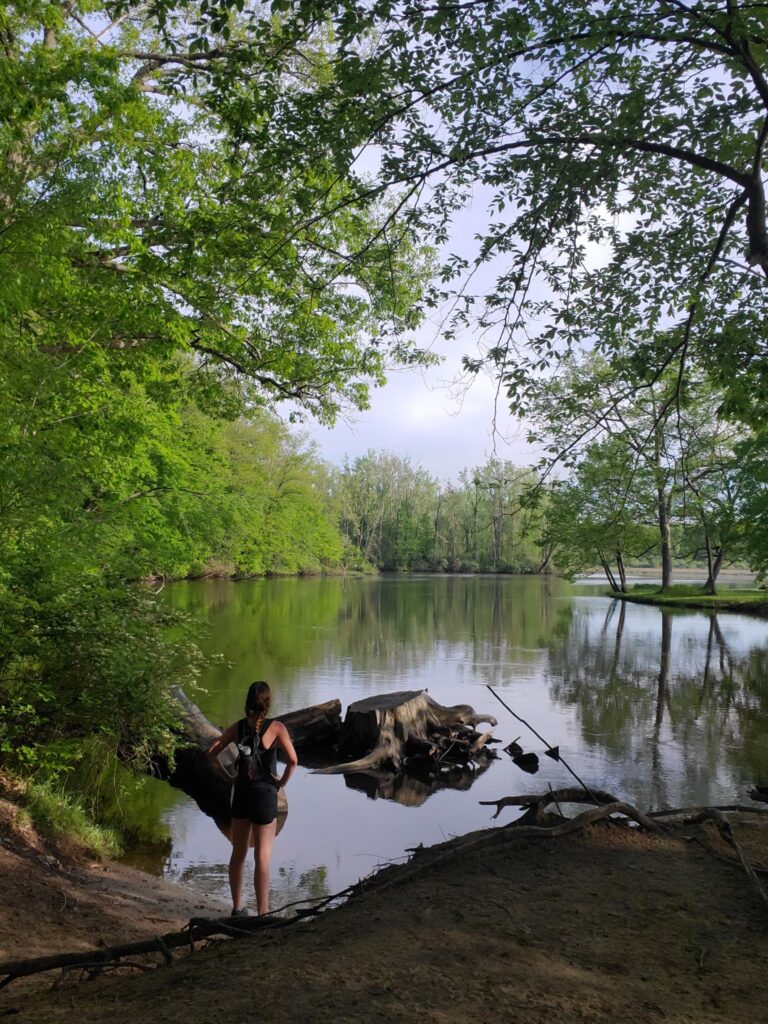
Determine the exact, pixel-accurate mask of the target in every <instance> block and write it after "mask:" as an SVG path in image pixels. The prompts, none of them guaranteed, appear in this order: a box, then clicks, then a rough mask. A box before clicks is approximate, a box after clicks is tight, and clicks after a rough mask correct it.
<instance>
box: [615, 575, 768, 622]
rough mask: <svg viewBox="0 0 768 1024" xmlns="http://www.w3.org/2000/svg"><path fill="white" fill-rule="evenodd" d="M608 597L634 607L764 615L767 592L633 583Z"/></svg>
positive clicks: (753, 589) (765, 612)
mask: <svg viewBox="0 0 768 1024" xmlns="http://www.w3.org/2000/svg"><path fill="white" fill-rule="evenodd" d="M611 596H612V597H619V598H621V599H622V600H624V601H633V602H635V603H636V604H657V605H665V606H668V605H669V606H672V607H674V608H709V609H712V610H713V611H736V612H747V613H752V614H755V615H765V616H768V590H764V589H762V590H761V589H757V588H749V589H744V590H737V589H733V590H726V591H723V592H721V593H719V594H708V593H706V592H705V590H704V588H703V587H700V586H696V585H694V584H679V585H676V586H673V587H668V588H667V589H666V590H662V588H661V587H659V586H658V585H657V584H655V583H637V584H635V585H634V586H633V587H630V589H629V590H628V591H626V592H625V593H615V592H613V593H612V594H611Z"/></svg>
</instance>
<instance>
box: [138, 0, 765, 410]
mask: <svg viewBox="0 0 768 1024" xmlns="http://www.w3.org/2000/svg"><path fill="white" fill-rule="evenodd" d="M154 7H155V10H157V11H159V12H160V13H161V14H162V15H163V16H165V14H166V12H167V11H168V10H170V5H168V4H166V3H165V2H163V0H155V5H154ZM270 9H271V11H272V12H274V13H276V14H279V17H280V22H279V29H278V30H277V32H278V35H279V36H280V38H284V37H287V38H288V39H290V40H297V39H300V40H303V41H304V45H308V44H309V42H310V41H312V40H318V39H323V38H326V39H327V38H328V33H329V32H330V34H331V37H332V40H333V43H332V56H331V61H330V64H329V68H328V74H327V75H324V76H323V77H322V78H321V79H319V80H318V81H316V82H310V83H307V85H306V89H305V90H304V91H303V92H302V91H298V92H297V93H295V94H292V95H291V96H290V98H289V100H288V101H287V102H285V103H284V104H283V105H282V106H281V108H280V110H279V114H278V117H277V118H276V119H275V120H274V121H273V122H272V123H271V125H270V133H271V134H270V140H271V143H272V145H273V146H274V147H275V148H276V152H278V153H279V154H280V159H281V160H290V159H291V156H292V154H293V153H295V151H296V148H297V145H298V146H299V147H300V148H301V150H302V153H304V154H306V153H307V152H309V153H310V154H311V158H314V155H315V153H316V152H317V153H324V152H327V148H326V147H327V146H329V145H330V147H331V148H332V151H333V160H334V162H335V164H336V165H337V166H341V167H344V168H345V169H347V170H349V169H354V168H355V167H359V166H360V164H359V155H360V152H361V150H366V149H370V148H375V151H376V152H377V154H378V155H379V158H380V159H379V164H378V166H379V170H378V176H377V179H376V180H375V181H374V182H373V183H372V182H371V181H370V180H366V179H363V178H362V177H360V178H359V179H358V180H357V182H356V183H355V184H354V186H353V188H352V192H351V193H350V195H348V196H346V197H344V199H343V200H342V201H343V203H345V204H346V203H360V204H363V205H364V204H365V203H367V202H369V201H370V198H371V196H372V195H381V194H384V193H385V192H387V190H390V189H393V188H394V189H397V190H398V195H399V196H401V197H404V198H403V199H402V200H401V201H400V202H399V203H398V209H399V210H400V211H401V212H407V214H408V215H409V216H410V218H411V220H412V222H413V224H414V225H416V226H417V227H418V229H419V230H422V231H431V232H432V233H433V235H434V237H435V238H436V240H437V241H438V243H440V244H443V243H445V242H447V240H448V238H449V233H450V229H449V225H450V223H451V220H452V218H453V216H454V214H455V212H456V210H457V209H458V208H460V207H462V206H463V205H464V204H465V203H466V201H467V199H468V197H469V196H470V195H471V196H474V200H475V201H474V205H473V209H474V210H475V211H476V210H477V209H478V208H479V206H480V204H481V202H482V201H484V202H485V204H486V209H487V215H486V219H485V224H484V225H482V226H480V227H479V228H478V242H477V246H476V250H475V251H474V252H472V251H467V249H466V248H464V249H463V250H462V251H461V252H457V253H454V254H449V255H448V257H447V259H446V261H445V266H444V269H443V274H442V280H443V281H445V282H448V281H450V280H451V279H453V278H455V277H457V276H458V277H464V276H465V275H466V274H467V272H471V271H472V270H473V269H475V268H476V267H478V266H479V265H482V264H487V265H488V266H489V268H490V269H491V271H492V272H493V271H495V272H496V280H495V283H494V284H493V285H491V286H490V287H488V288H485V289H483V290H481V291H479V292H478V293H474V292H473V288H472V275H471V273H470V275H469V279H468V280H466V281H465V282H464V287H462V288H461V289H460V290H459V293H458V306H457V310H456V319H455V326H461V325H462V324H464V323H467V322H469V321H470V320H472V321H473V322H475V323H476V324H478V325H479V326H480V328H481V329H483V330H484V331H485V336H486V338H487V339H488V340H487V347H486V352H485V358H486V359H487V360H488V361H489V362H490V363H491V365H492V366H493V367H494V368H495V370H496V371H497V373H498V374H499V375H500V378H501V381H502V382H503V385H504V386H505V387H506V388H507V390H508V393H509V395H510V397H511V398H512V401H513V405H514V407H515V408H517V409H519V410H524V409H525V408H526V405H527V398H528V393H527V388H528V385H529V383H530V381H531V378H532V374H533V373H534V372H535V370H536V369H537V368H538V367H540V366H542V365H549V364H551V363H552V362H553V361H555V360H556V359H557V356H558V353H560V352H562V351H563V350H564V349H565V348H567V347H578V346H581V345H584V344H586V345H588V346H590V347H592V346H594V345H597V346H599V347H600V348H601V350H602V351H604V352H605V353H607V354H609V355H610V354H612V353H613V352H615V351H616V349H617V348H621V347H622V346H623V345H624V344H625V342H626V339H627V338H631V343H632V347H633V350H634V352H635V353H636V354H637V355H638V358H639V359H640V360H641V362H642V363H643V364H644V365H645V366H647V367H650V368H651V370H652V372H653V373H655V374H661V373H663V372H664V370H665V369H666V368H668V367H670V366H672V365H675V366H676V367H677V369H678V371H682V370H684V368H685V366H686V365H687V363H688V361H689V360H690V359H691V358H693V357H695V358H696V359H698V360H699V361H701V362H702V363H703V364H705V365H707V366H708V367H709V368H710V369H711V370H712V372H713V373H718V374H721V383H722V384H723V386H724V388H725V390H726V391H727V392H728V394H727V398H728V401H729V404H730V407H731V408H732V409H734V410H738V412H739V414H740V415H742V416H752V417H760V416H762V415H763V413H762V411H761V410H763V409H765V408H766V407H767V406H768V403H766V402H765V400H764V399H765V388H764V384H763V383H762V381H763V380H764V377H765V373H764V371H765V367H766V358H767V355H766V333H765V324H766V322H767V320H768V318H767V317H766V301H767V296H768V289H767V288H766V281H767V279H768V231H767V230H766V205H765V195H764V151H765V145H766V140H767V139H768V22H766V15H765V10H764V7H763V5H762V4H757V3H753V2H751V0H743V2H738V0H722V2H719V3H712V2H709V0H706V2H705V0H690V2H685V3H683V2H670V0H649V2H647V3H643V4H640V5H638V4H636V3H632V2H630V0H608V2H606V3H602V4H598V5H596V4H584V3H583V2H581V0H564V2H563V0H537V2H535V3H530V4H526V5H520V4H517V3H513V2H511V0H482V2H469V3H442V2H439V3H428V4H423V3H412V2H408V0H400V2H396V0H378V2H376V3H368V2H367V0H314V2H313V0H280V2H275V3H273V4H272V5H271V8H270ZM209 11H211V12H212V13H211V14H210V16H209V19H210V20H209V24H210V25H211V26H212V27H213V28H216V26H218V25H219V24H221V23H222V22H224V21H226V19H227V18H228V17H230V16H231V11H232V4H231V0H210V6H209ZM254 17H255V19H256V20H255V22H254V27H253V30H252V33H251V34H250V35H249V36H248V39H249V44H250V45H254V43H255V42H256V37H255V34H254V33H255V32H257V31H258V33H259V38H262V37H263V36H264V35H266V36H269V34H270V28H269V24H270V23H269V20H268V19H269V11H266V10H264V9H261V8H260V9H258V10H257V13H256V14H255V15H254ZM204 20H205V19H204ZM197 31H198V33H199V32H200V31H201V30H200V29H198V30H197ZM373 39H375V41H376V42H375V45H374V44H373V43H372V40H373ZM196 42H197V44H198V45H201V46H202V45H203V44H204V31H203V35H199V36H198V38H197V40H196ZM227 88H228V86H227V84H226V81H225V83H224V85H223V89H224V92H225V93H226V91H227ZM256 137H258V138H263V135H262V136H256ZM405 197H409V199H410V206H408V205H403V204H404V203H405ZM313 216H314V214H313ZM377 230H378V229H377ZM372 237H377V236H376V234H374V235H373V236H372ZM486 277H487V275H486ZM439 297H440V291H439V289H438V290H437V291H436V293H435V296H434V298H435V301H437V300H438V299H439ZM480 362H481V360H478V359H476V358H471V359H470V360H469V361H468V366H469V367H470V368H477V367H479V365H480ZM723 368H725V371H724V372H723Z"/></svg>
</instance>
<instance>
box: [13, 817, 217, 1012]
mask: <svg viewBox="0 0 768 1024" xmlns="http://www.w3.org/2000/svg"><path fill="white" fill-rule="evenodd" d="M226 909H227V908H225V907H224V906H223V905H222V904H221V903H220V902H218V901H216V900H213V899H207V898H205V897H204V896H201V895H200V894H199V893H194V892H192V891H191V890H186V889H184V888H182V887H181V886H178V885H173V884H171V883H169V882H166V881H164V880H163V879H161V878H156V877H153V876H151V875H147V874H144V872H142V871H136V870H135V869H133V868H129V867H127V866H126V865H124V864H120V863H116V862H114V861H97V860H93V859H91V858H89V857H88V856H87V855H86V854H85V853H84V852H83V851H77V850H76V849H74V848H72V847H71V845H69V848H66V847H65V846H64V845H61V844H59V845H57V844H55V843H53V842H51V841H50V840H46V839H44V838H43V837H42V836H41V835H40V834H39V833H38V832H37V830H36V829H35V828H34V826H32V825H30V824H29V823H28V822H26V821H24V820H19V811H18V807H17V806H16V805H15V804H13V803H11V802H10V801H8V800H6V799H3V798H0V960H8V959H16V958H21V957H35V956H44V955H48V954H52V953H64V952H74V951H79V950H88V949H93V948H94V947H97V946H110V945H114V944H115V943H120V942H126V941H132V940H134V939H142V938H148V937H149V936H151V935H162V934H163V933H164V932H167V931H169V930H174V929H176V928H179V927H181V926H183V925H184V924H185V923H186V922H187V921H188V920H189V918H190V917H191V916H194V915H195V914H204V915H206V914H218V913H221V912H222V911H223V910H224V911H225V910H226ZM51 980H52V978H51V976H50V975H46V976H40V977H37V978H30V979H28V980H24V981H21V982H19V992H23V991H26V990H27V989H28V988H38V987H40V986H41V985H45V986H49V985H50V984H51ZM14 987H15V985H14ZM2 995H4V996H5V998H4V999H3V1002H0V1016H2V1013H3V1010H4V1008H5V1005H6V1004H8V996H7V995H6V994H4V993H3V994H2ZM0 998H1V996H0Z"/></svg>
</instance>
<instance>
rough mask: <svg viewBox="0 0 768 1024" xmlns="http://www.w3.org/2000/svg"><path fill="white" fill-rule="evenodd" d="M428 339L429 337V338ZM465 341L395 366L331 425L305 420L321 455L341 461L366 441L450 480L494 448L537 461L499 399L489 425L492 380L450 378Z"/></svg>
mask: <svg viewBox="0 0 768 1024" xmlns="http://www.w3.org/2000/svg"><path fill="white" fill-rule="evenodd" d="M428 340H431V339H428ZM469 347H470V346H469V342H466V343H464V344H462V343H461V342H459V341H454V342H452V343H450V345H449V344H448V343H445V342H443V343H442V344H436V345H435V350H436V351H439V352H441V354H443V355H444V362H443V363H442V364H441V365H439V366H436V367H431V368H429V369H428V370H426V371H417V370H407V371H406V370H399V371H396V372H394V373H392V374H391V375H390V378H389V381H388V383H387V385H386V386H385V387H384V388H380V389H378V390H377V391H375V392H373V395H372V402H371V408H370V409H369V410H368V411H367V412H364V413H357V414H355V416H354V417H348V418H347V421H346V422H340V423H338V424H337V425H336V426H335V427H334V428H333V429H329V428H327V427H321V426H319V425H318V424H309V425H308V427H307V432H308V433H309V435H310V437H311V438H312V439H313V440H314V441H315V442H316V443H317V445H318V448H319V453H320V455H321V457H322V458H324V459H325V460H326V461H328V462H331V463H334V464H339V463H340V462H341V461H342V459H343V458H344V456H345V455H349V456H350V458H354V457H355V456H357V455H363V454H365V452H367V451H368V449H369V448H374V449H382V448H383V449H386V450H387V451H391V452H394V453H395V454H397V455H400V456H403V457H405V456H407V457H408V458H410V460H411V461H412V462H413V463H414V464H420V465H422V466H423V467H424V468H425V469H426V470H428V471H429V472H430V473H432V474H433V475H434V476H436V477H439V478H440V479H441V480H456V478H457V477H458V474H459V472H460V471H461V470H462V469H463V468H465V467H472V466H477V465H480V464H482V463H483V462H485V461H486V459H487V458H488V457H489V456H490V455H492V454H494V449H495V454H496V455H497V456H498V457H499V458H501V459H510V460H511V461H513V462H515V463H518V464H520V465H528V464H531V463H533V462H535V461H536V454H535V452H534V451H533V449H531V448H530V446H529V445H528V444H527V443H526V441H525V429H524V427H523V426H521V424H519V423H518V422H517V421H515V420H513V419H512V418H511V417H510V416H509V415H508V413H507V411H506V405H505V402H504V400H503V398H501V399H500V401H499V402H498V409H497V415H496V431H495V433H494V398H495V384H494V382H493V381H492V380H490V379H489V378H488V377H487V376H484V375H483V376H478V377H477V378H476V379H475V380H474V381H473V382H472V384H471V386H470V387H469V388H468V389H462V388H459V387H457V386H456V385H455V384H454V385H453V386H452V385H451V381H455V380H456V379H457V378H458V377H459V375H460V371H461V357H462V355H464V354H465V353H466V352H467V351H469Z"/></svg>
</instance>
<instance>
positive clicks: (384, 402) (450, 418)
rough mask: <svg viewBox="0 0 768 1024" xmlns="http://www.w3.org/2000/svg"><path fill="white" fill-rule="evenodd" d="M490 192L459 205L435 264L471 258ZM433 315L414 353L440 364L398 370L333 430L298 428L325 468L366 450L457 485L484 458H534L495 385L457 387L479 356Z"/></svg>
mask: <svg viewBox="0 0 768 1024" xmlns="http://www.w3.org/2000/svg"><path fill="white" fill-rule="evenodd" d="M490 196H491V192H490V191H489V190H488V189H486V188H483V187H480V186H476V187H475V189H474V190H473V193H472V195H471V196H470V197H469V198H468V201H467V204H466V206H465V207H464V208H463V209H462V210H461V211H460V212H458V213H457V214H456V215H455V216H454V219H453V223H452V225H451V232H450V238H449V239H448V241H447V243H446V244H445V246H444V247H443V249H442V252H441V253H440V254H439V257H438V258H439V260H441V259H443V258H447V256H448V255H449V254H450V253H452V252H458V253H461V254H462V255H463V256H465V257H467V258H469V259H471V258H472V256H473V255H474V254H475V252H476V251H477V244H478V243H477V234H478V232H481V231H483V230H484V229H485V228H486V227H487V224H488V216H489V215H488V201H489V198H490ZM498 270H499V267H498V265H497V266H494V265H493V264H492V263H491V264H488V265H486V266H484V267H482V268H481V269H480V270H479V271H478V272H477V273H476V274H475V275H474V278H473V290H477V289H480V290H483V289H484V288H486V287H487V288H488V290H492V288H493V282H494V280H495V277H496V273H497V272H498ZM440 320H441V318H440V316H439V314H437V315H435V316H433V317H432V318H430V319H429V320H427V321H425V323H424V324H423V325H422V327H421V328H420V329H419V331H418V332H417V334H416V342H417V344H418V345H419V346H421V347H424V348H429V349H430V350H431V351H432V352H434V353H436V354H437V355H439V356H440V357H441V358H442V362H441V363H440V364H439V365H438V366H434V367H429V368H427V369H413V368H411V369H398V370H395V371H392V372H390V373H389V375H388V381H387V384H386V385H385V386H384V387H383V388H377V389H375V390H373V391H372V392H371V408H370V409H369V410H367V411H366V412H362V413H354V414H349V415H347V417H346V418H345V419H344V420H343V421H341V420H340V421H339V422H338V423H337V424H336V426H335V427H333V428H328V427H322V426H320V425H319V424H316V423H309V424H304V428H305V430H306V432H307V433H308V435H309V436H310V437H311V438H312V440H313V441H314V442H315V443H316V444H317V446H318V454H319V455H320V457H321V458H322V459H324V460H325V461H326V462H330V463H333V464H334V465H339V464H340V463H341V462H342V461H343V459H344V457H345V456H349V458H350V459H354V458H355V457H356V456H358V455H364V454H365V453H366V452H367V451H369V450H370V449H374V450H377V451H378V450H386V451H389V452H392V453H394V454H395V455H399V456H401V457H404V458H405V457H407V458H409V459H410V460H411V462H412V463H413V464H414V465H421V466H422V467H423V468H424V469H426V470H427V471H428V472H430V473H431V474H432V475H433V476H435V477H438V479H440V480H441V481H444V482H445V481H456V480H457V479H458V475H459V473H460V472H461V470H462V469H465V468H470V469H471V468H473V467H475V466H480V465H482V464H483V463H484V462H486V461H487V460H488V458H490V457H491V456H495V457H497V458H499V459H506V460H509V461H511V462H514V463H516V464H517V465H521V466H527V465H532V464H533V463H535V462H537V461H538V452H537V450H536V449H534V448H532V447H531V446H530V445H528V444H527V442H526V440H525V434H526V428H525V425H524V424H521V423H520V422H519V421H517V420H515V419H513V418H512V417H511V416H510V415H509V413H508V412H507V406H506V403H505V400H504V396H503V395H500V396H499V397H498V400H497V397H496V382H495V381H494V380H493V379H492V378H491V377H490V376H487V375H485V374H478V375H477V376H474V377H473V379H472V381H471V383H469V384H468V383H467V381H466V379H465V381H464V384H463V385H462V383H461V380H462V363H461V360H462V356H465V355H471V356H475V357H476V356H477V355H478V347H477V342H476V340H475V339H474V337H473V336H472V334H471V332H469V331H466V332H465V333H464V334H463V335H460V336H459V337H458V338H457V339H456V340H453V341H450V342H449V341H446V340H445V339H444V338H443V337H441V334H440Z"/></svg>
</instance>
